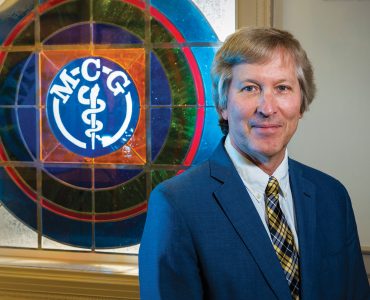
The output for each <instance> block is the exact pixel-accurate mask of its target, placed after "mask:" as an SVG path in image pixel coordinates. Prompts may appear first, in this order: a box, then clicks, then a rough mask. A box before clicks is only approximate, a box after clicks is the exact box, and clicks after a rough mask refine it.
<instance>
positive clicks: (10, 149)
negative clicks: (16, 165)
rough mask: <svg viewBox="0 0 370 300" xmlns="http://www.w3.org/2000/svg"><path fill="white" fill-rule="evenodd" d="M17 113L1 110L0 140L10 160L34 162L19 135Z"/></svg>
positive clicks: (6, 109)
mask: <svg viewBox="0 0 370 300" xmlns="http://www.w3.org/2000/svg"><path fill="white" fill-rule="evenodd" d="M15 124H17V119H16V112H15V109H12V108H0V138H1V140H2V142H3V145H4V148H5V149H6V152H7V154H8V156H9V159H10V160H15V161H30V160H32V158H31V156H30V154H29V152H28V150H27V149H26V148H25V146H24V143H23V139H22V138H21V135H20V133H19V128H18V127H17V126H14V125H15Z"/></svg>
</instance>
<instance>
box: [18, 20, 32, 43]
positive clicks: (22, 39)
mask: <svg viewBox="0 0 370 300" xmlns="http://www.w3.org/2000/svg"><path fill="white" fill-rule="evenodd" d="M34 43H35V22H32V23H31V24H30V25H28V26H27V27H26V28H25V29H24V30H23V31H22V32H21V33H20V34H19V35H18V37H17V38H16V39H15V40H14V43H13V44H14V45H16V46H18V45H33V44H34Z"/></svg>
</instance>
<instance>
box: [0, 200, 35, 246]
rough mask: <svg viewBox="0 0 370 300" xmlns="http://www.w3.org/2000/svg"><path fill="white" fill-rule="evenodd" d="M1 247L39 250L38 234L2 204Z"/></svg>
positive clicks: (0, 223)
mask: <svg viewBox="0 0 370 300" xmlns="http://www.w3.org/2000/svg"><path fill="white" fill-rule="evenodd" d="M0 246H3V247H4V246H5V247H24V248H37V233H36V232H35V231H34V230H32V229H30V228H29V227H27V226H26V225H24V224H23V223H22V222H20V221H19V220H18V219H17V218H15V217H14V216H13V215H12V214H10V213H9V212H8V211H7V210H6V209H5V207H4V206H3V205H2V204H0Z"/></svg>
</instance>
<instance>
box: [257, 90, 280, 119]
mask: <svg viewBox="0 0 370 300" xmlns="http://www.w3.org/2000/svg"><path fill="white" fill-rule="evenodd" d="M275 112H276V99H275V96H274V93H273V92H272V91H271V90H269V89H265V90H263V91H262V93H261V95H260V98H259V102H258V107H257V113H258V114H259V115H261V116H263V117H264V118H268V117H269V116H271V115H273V114H274V113H275Z"/></svg>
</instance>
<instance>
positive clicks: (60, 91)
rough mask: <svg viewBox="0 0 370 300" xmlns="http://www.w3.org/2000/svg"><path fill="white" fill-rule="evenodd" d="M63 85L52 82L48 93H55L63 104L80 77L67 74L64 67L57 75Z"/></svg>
mask: <svg viewBox="0 0 370 300" xmlns="http://www.w3.org/2000/svg"><path fill="white" fill-rule="evenodd" d="M59 78H60V80H61V81H62V83H63V85H57V84H54V85H53V86H52V87H51V89H50V94H52V95H53V94H56V95H57V96H58V97H59V98H61V99H62V100H63V104H65V103H66V102H67V100H68V99H69V96H70V95H71V94H72V93H73V90H74V89H75V88H76V86H77V84H78V83H79V82H80V79H74V78H72V77H71V76H69V75H68V74H67V70H66V69H64V70H63V71H62V73H61V74H60V76H59Z"/></svg>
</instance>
